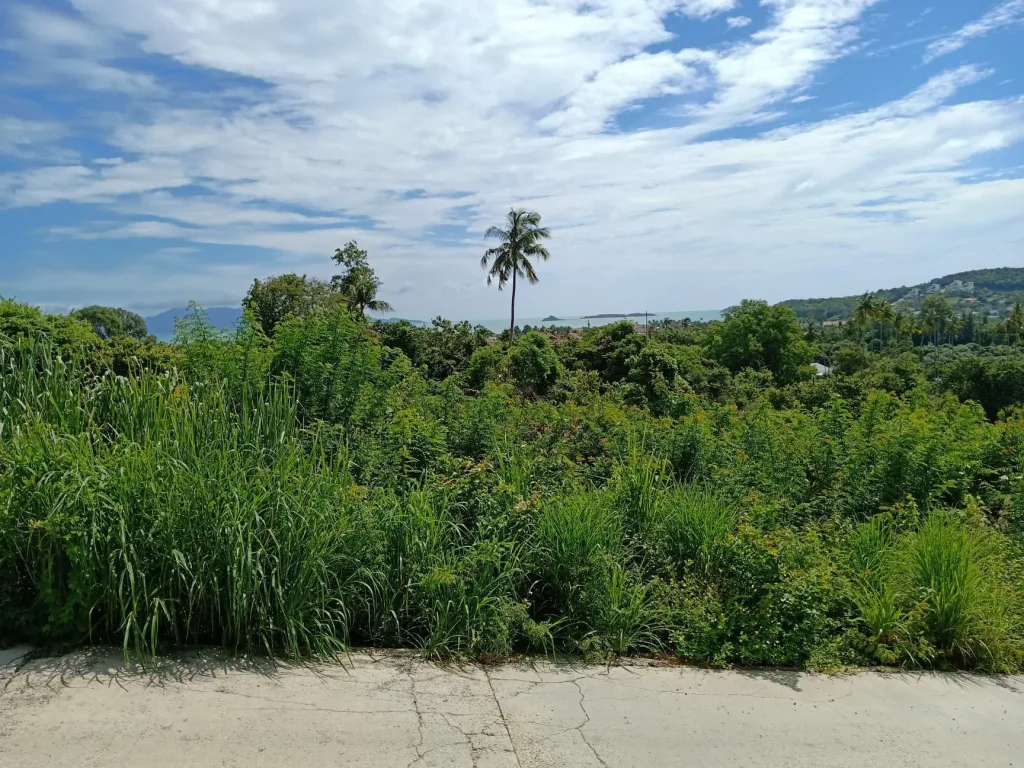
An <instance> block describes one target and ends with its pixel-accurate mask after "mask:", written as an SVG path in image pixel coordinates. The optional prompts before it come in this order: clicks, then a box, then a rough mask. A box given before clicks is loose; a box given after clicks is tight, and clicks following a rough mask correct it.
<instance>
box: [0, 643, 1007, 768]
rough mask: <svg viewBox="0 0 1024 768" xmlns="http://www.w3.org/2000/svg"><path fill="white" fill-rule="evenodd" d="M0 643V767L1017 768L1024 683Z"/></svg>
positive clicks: (924, 676) (941, 677)
mask: <svg viewBox="0 0 1024 768" xmlns="http://www.w3.org/2000/svg"><path fill="white" fill-rule="evenodd" d="M25 650H27V649H17V650H10V651H0V765H3V766H4V767H5V768H21V767H22V766H33V767H34V766H40V765H46V766H106V765H115V764H131V765H135V766H141V767H143V768H147V767H149V766H236V765H237V766H268V765H274V766H280V765H288V766H290V765H298V766H300V767H301V768H315V767H316V766H399V767H400V768H414V767H415V768H430V767H432V766H473V767H478V768H498V767H499V766H510V767H511V766H514V767H515V768H535V767H536V768H539V767H541V766H552V767H554V766H558V767H559V768H561V767H562V766H595V767H598V766H602V767H609V768H610V767H615V766H651V765H673V766H691V765H692V766H701V767H703V766H718V765H728V766H748V765H749V766H796V767H799V766H814V767H815V768H819V767H820V766H840V765H841V766H882V765H884V766H893V765H898V766H1012V765H1014V764H1015V763H1016V764H1017V765H1018V766H1022V768H1024V757H1022V755H1024V729H1021V728H1020V722H1021V716H1022V715H1024V680H1022V679H1020V678H996V677H981V676H970V675H942V674H877V673H862V674H858V675H851V676H846V677H838V678H829V677H822V676H818V675H807V674H801V673H796V672H779V671H766V672H714V671H707V670H695V669H688V668H679V667H670V666H657V665H654V664H636V665H623V666H612V667H603V666H588V665H581V664H557V663H550V662H534V663H529V664H517V665H504V666H497V667H487V668H482V667H478V666H473V665H464V666H450V667H438V666H436V665H432V664H428V663H425V662H422V661H417V660H415V659H414V658H413V657H411V656H408V655H402V654H393V655H387V656H377V657H374V656H371V655H368V654H355V655H352V656H350V657H346V658H345V659H343V660H342V662H341V663H338V664H316V665H303V666H287V665H277V666H274V665H271V664H268V663H266V662H260V661H251V660H249V661H247V660H245V659H229V658H228V657H225V656H223V655H220V654H217V653H206V652H194V653H190V654H184V655H180V656H176V657H174V658H172V659H162V660H160V662H159V663H157V664H156V665H147V666H146V667H142V666H140V665H128V664H125V662H124V660H123V658H122V657H121V656H120V655H119V654H117V653H116V652H113V653H101V652H88V653H79V654H73V655H71V656H65V657H61V658H56V659H28V660H26V657H25Z"/></svg>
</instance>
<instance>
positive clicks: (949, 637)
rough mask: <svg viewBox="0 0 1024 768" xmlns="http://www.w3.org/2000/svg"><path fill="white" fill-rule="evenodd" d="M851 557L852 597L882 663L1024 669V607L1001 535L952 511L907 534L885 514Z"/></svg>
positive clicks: (859, 537)
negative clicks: (1023, 619)
mask: <svg viewBox="0 0 1024 768" xmlns="http://www.w3.org/2000/svg"><path fill="white" fill-rule="evenodd" d="M851 554H852V558H851V559H852V563H853V569H854V573H855V579H854V585H855V586H854V589H853V596H854V600H855V602H856V604H857V607H858V609H859V611H860V615H861V617H862V621H863V626H864V631H865V635H866V643H867V647H868V648H869V649H870V650H871V651H872V653H873V654H874V655H875V657H876V658H877V659H879V660H881V661H884V662H890V663H891V662H896V661H903V662H909V663H915V664H922V663H927V664H936V663H945V664H953V665H955V666H958V667H979V668H982V669H988V670H993V671H1006V670H1011V669H1017V668H1018V667H1019V665H1020V662H1021V656H1022V653H1024V646H1022V645H1021V640H1020V635H1019V629H1020V627H1019V622H1020V604H1019V602H1017V598H1016V596H1015V594H1014V586H1013V585H1012V584H1011V583H1009V582H1008V580H1007V560H1006V558H1007V551H1006V546H1005V544H1004V543H1003V542H1001V541H1000V539H999V537H998V536H997V535H996V534H995V533H994V532H992V531H989V530H986V529H985V528H984V527H979V524H978V523H977V522H971V521H969V520H962V519H958V518H956V517H953V516H951V515H950V514H948V513H935V514H933V515H931V516H929V517H928V519H927V520H926V521H925V522H924V523H923V525H921V526H920V528H916V527H911V528H910V529H909V530H905V531H900V529H899V526H898V525H897V524H896V523H895V522H894V521H893V520H892V519H891V518H887V517H882V516H880V517H878V518H875V519H873V520H871V521H870V522H868V523H865V524H864V525H862V526H861V527H860V528H859V529H858V531H857V532H856V534H855V536H853V537H852V538H851Z"/></svg>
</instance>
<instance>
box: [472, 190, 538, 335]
mask: <svg viewBox="0 0 1024 768" xmlns="http://www.w3.org/2000/svg"><path fill="white" fill-rule="evenodd" d="M484 237H488V238H490V237H493V238H495V239H496V240H499V241H500V244H499V245H498V246H496V247H494V248H489V249H488V250H487V252H486V253H484V255H483V258H482V259H480V266H481V267H483V268H484V269H488V267H490V271H489V272H488V273H487V284H488V285H490V284H491V283H492V282H493V281H494V280H497V281H498V290H499V291H500V290H502V289H503V288H504V287H505V283H507V282H508V281H509V280H511V281H512V323H511V325H510V326H509V327H510V329H511V330H510V335H511V334H515V328H516V278H518V277H522V278H525V279H526V281H527V282H529V283H530V284H531V285H533V284H535V283H536V282H537V280H538V279H539V278H538V277H537V273H536V272H535V271H534V269H533V262H531V261H530V259H531V258H534V259H540V260H541V261H547V260H548V259H549V258H550V257H551V254H550V253H548V250H547V248H545V247H544V246H543V244H542V241H543V240H546V239H548V238H549V237H551V232H549V231H548V230H547V229H546V228H544V227H542V226H541V225H540V214H539V213H537V212H536V211H527V210H526V209H524V208H513V209H512V210H510V211H509V212H508V216H507V217H506V218H505V228H504V229H502V228H501V227H491V228H490V229H488V230H487V232H486V233H485V234H484Z"/></svg>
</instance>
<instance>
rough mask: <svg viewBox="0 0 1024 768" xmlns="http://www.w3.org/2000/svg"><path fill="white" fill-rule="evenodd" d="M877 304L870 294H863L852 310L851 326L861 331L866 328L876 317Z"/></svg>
mask: <svg viewBox="0 0 1024 768" xmlns="http://www.w3.org/2000/svg"><path fill="white" fill-rule="evenodd" d="M878 307H879V302H878V301H876V300H875V297H874V296H872V295H871V294H870V293H865V294H864V295H863V296H861V297H860V299H859V300H858V301H857V306H856V307H855V308H854V310H853V324H854V325H856V326H858V327H859V328H861V329H864V328H867V327H868V326H869V325H871V324H872V323H874V322H875V319H876V318H877V317H878Z"/></svg>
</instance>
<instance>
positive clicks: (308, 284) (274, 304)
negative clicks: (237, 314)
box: [242, 273, 340, 337]
mask: <svg viewBox="0 0 1024 768" xmlns="http://www.w3.org/2000/svg"><path fill="white" fill-rule="evenodd" d="M339 298H340V297H339V295H338V293H337V292H336V291H335V290H334V286H332V285H331V284H329V283H325V282H323V281H321V280H317V279H316V278H309V277H306V276H305V275H302V276H301V277H300V276H299V275H296V274H294V273H292V274H287V275H277V276H275V277H268V278H267V279H266V280H254V281H253V284H252V287H251V288H249V293H248V294H247V295H246V297H245V300H244V301H243V302H242V307H243V309H246V310H248V311H250V312H252V314H253V316H254V317H255V319H256V321H257V322H258V323H259V325H260V328H261V329H262V331H263V333H264V334H265V335H266V336H268V337H272V336H273V335H274V330H275V329H276V328H277V326H278V324H279V323H281V322H282V321H283V320H285V319H286V318H289V317H305V316H306V315H309V314H310V313H312V312H314V311H316V310H325V309H328V308H329V307H330V306H331V305H332V303H336V302H337V301H338V300H339Z"/></svg>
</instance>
